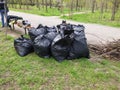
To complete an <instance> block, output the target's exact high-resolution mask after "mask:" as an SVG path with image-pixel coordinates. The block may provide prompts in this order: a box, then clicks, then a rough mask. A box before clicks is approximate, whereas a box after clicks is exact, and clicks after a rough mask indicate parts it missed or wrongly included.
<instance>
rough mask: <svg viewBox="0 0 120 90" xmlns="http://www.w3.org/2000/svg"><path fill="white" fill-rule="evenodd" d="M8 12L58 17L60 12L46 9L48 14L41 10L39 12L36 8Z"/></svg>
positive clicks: (54, 9)
mask: <svg viewBox="0 0 120 90" xmlns="http://www.w3.org/2000/svg"><path fill="white" fill-rule="evenodd" d="M10 10H13V11H19V12H25V13H30V14H36V15H41V16H58V15H60V11H58V10H57V9H56V8H52V9H50V8H48V12H46V11H45V9H43V8H41V9H40V10H39V9H38V8H36V7H33V6H32V7H31V8H30V9H29V10H27V9H14V8H10Z"/></svg>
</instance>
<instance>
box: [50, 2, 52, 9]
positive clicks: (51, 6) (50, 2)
mask: <svg viewBox="0 0 120 90" xmlns="http://www.w3.org/2000/svg"><path fill="white" fill-rule="evenodd" d="M50 8H52V0H50Z"/></svg>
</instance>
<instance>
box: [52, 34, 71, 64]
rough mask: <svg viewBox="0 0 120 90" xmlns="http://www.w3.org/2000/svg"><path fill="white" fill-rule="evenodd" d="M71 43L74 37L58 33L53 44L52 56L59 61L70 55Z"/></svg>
mask: <svg viewBox="0 0 120 90" xmlns="http://www.w3.org/2000/svg"><path fill="white" fill-rule="evenodd" d="M71 43H72V39H71V38H70V37H69V36H66V37H64V38H62V36H61V35H60V34H58V35H57V36H56V37H55V39H54V40H53V43H52V45H51V52H52V56H53V57H54V58H55V59H56V60H57V61H58V62H61V61H63V60H64V59H66V58H67V57H68V55H69V51H70V46H71Z"/></svg>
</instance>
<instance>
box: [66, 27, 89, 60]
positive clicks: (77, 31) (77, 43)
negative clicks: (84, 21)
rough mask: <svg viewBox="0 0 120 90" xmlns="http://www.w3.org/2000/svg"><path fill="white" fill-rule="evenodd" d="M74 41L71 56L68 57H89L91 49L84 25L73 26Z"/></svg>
mask: <svg viewBox="0 0 120 90" xmlns="http://www.w3.org/2000/svg"><path fill="white" fill-rule="evenodd" d="M73 29H74V41H73V42H72V44H71V47H70V52H69V56H68V58H67V59H76V58H81V57H85V58H89V49H88V46H87V42H86V37H85V33H84V26H83V25H76V26H73Z"/></svg>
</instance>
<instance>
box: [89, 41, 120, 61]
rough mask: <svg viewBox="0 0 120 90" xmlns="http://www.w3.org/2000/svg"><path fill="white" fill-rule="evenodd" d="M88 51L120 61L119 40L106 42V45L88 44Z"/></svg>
mask: <svg viewBox="0 0 120 90" xmlns="http://www.w3.org/2000/svg"><path fill="white" fill-rule="evenodd" d="M89 49H90V51H91V52H94V53H96V54H98V55H100V56H102V57H104V58H109V59H114V60H120V39H119V40H114V41H113V42H108V43H107V44H106V45H105V44H101V45H92V44H89Z"/></svg>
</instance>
